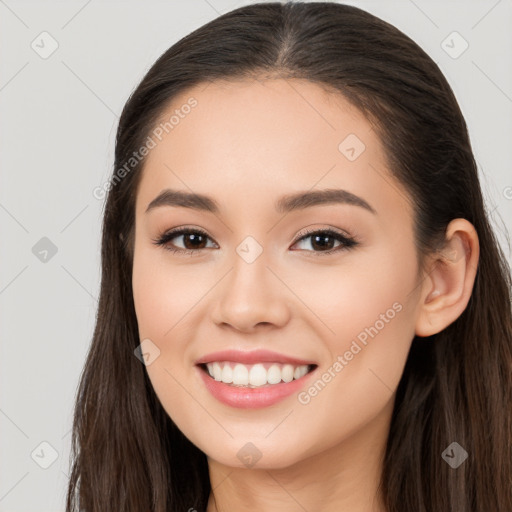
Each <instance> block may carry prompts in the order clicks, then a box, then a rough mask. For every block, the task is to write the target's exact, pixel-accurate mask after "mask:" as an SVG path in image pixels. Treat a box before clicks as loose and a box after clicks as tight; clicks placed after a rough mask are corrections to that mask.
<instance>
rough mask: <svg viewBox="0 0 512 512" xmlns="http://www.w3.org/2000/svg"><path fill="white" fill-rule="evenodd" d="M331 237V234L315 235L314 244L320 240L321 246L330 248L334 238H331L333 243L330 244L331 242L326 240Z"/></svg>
mask: <svg viewBox="0 0 512 512" xmlns="http://www.w3.org/2000/svg"><path fill="white" fill-rule="evenodd" d="M330 238H331V236H330V235H315V236H314V237H313V240H314V242H313V245H315V244H316V243H317V242H316V241H317V240H320V244H319V246H320V247H321V248H323V249H325V248H329V249H330V248H331V247H330V246H331V245H332V239H331V244H329V243H327V242H326V240H328V239H330Z"/></svg>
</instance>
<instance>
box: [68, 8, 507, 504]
mask: <svg viewBox="0 0 512 512" xmlns="http://www.w3.org/2000/svg"><path fill="white" fill-rule="evenodd" d="M107 191H108V196H107V202H106V209H105V216H104V225H103V240H102V284H101V296H100V302H99V310H98V317H97V323H96V329H95V332H94V337H93V340H92V345H91V348H90V351H89V355H88V358H87V362H86V365H85V369H84V373H83V375H82V379H81V383H80V388H79V392H78V396H77V404H76V410H75V419H74V430H73V446H72V448H73V457H74V463H73V468H72V475H71V478H70V484H69V490H68V501H67V510H68V511H71V510H78V507H79V508H80V510H84V511H86V512H92V511H99V510H102V511H107V510H108V511H110V510H112V511H120V510H133V511H143V510H144V511H150V510H151V511H158V512H164V511H178V510H189V511H192V510H197V511H205V510H206V511H207V512H214V511H217V512H220V511H223V510H285V511H288V510H290V511H291V510H315V511H331V510H350V511H351V512H363V511H364V512H366V511H368V512H369V511H382V512H384V511H385V512H398V511H407V512H409V511H411V510H414V511H417V512H427V511H429V512H430V511H436V512H441V511H447V512H448V511H460V512H476V511H481V510H499V511H510V510H512V469H511V461H512V424H511V408H510V404H511V398H512V386H511V383H512V379H511V369H512V356H511V347H512V321H511V309H510V286H511V281H510V270H509V268H508V266H507V263H506V260H505V258H504V256H503V254H502V252H501V250H500V247H499V245H498V243H497V241H496V239H495V236H494V234H493V232H492V230H491V227H490V224H489V221H488V219H487V216H486V213H485V209H484V203H483V199H482V193H481V189H480V185H479V181H478V175H477V168H476V165H475V160H474V157H473V154H472V151H471V146H470V142H469V137H468V133H467V128H466V124H465V121H464V118H463V116H462V114H461V112H460V109H459V107H458V105H457V102H456V99H455V98H454V95H453V93H452V91H451V89H450V87H449V85H448V83H447V81H446V80H445V78H444V77H443V75H442V73H441V72H440V70H439V68H438V67H437V66H436V64H435V63H434V62H433V61H432V59H430V57H428V56H427V55H426V54H425V52H424V51H423V50H422V49H421V48H419V46H418V45H416V44H415V43H414V42H413V41H412V40H411V39H410V38H408V37H407V36H406V35H404V34H403V33H401V32H400V31H399V30H397V29H396V28H394V27H392V26H391V25H389V24H387V23H385V22H383V21H382V20H380V19H378V18H376V17H375V16H373V15H370V14H369V13H367V12H365V11H363V10H361V9H358V8H356V7H351V6H346V5H341V4H335V3H309V4H302V3H299V2H294V3H286V4H280V3H266V4H253V5H250V6H246V7H242V8H239V9H236V10H234V11H232V12H229V13H227V14H225V15H223V16H220V17H219V18H217V19H215V20H213V21H212V22H210V23H208V24H206V25H204V26H203V27H201V28H199V29H198V30H196V31H194V32H193V33H192V34H190V35H188V36H187V37H185V38H183V39H182V40H180V41H179V42H178V43H176V44H175V45H173V46H172V47H171V48H170V49H169V50H167V51H166V52H165V53H164V54H163V55H162V56H161V57H160V58H159V59H158V60H157V62H156V63H155V64H154V65H153V67H152V68H151V69H150V70H149V72H148V73H147V74H146V76H145V77H144V79H143V80H142V82H141V83H140V85H139V86H138V87H137V89H136V90H135V91H134V92H133V94H132V96H131V97H130V99H129V100H128V102H127V104H126V105H125V108H124V110H123V113H122V116H121V119H120V123H119V127H118V132H117V140H116V151H115V168H114V172H113V175H112V179H111V182H110V183H109V186H108V190H107Z"/></svg>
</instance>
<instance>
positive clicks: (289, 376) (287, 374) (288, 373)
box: [281, 364, 293, 382]
mask: <svg viewBox="0 0 512 512" xmlns="http://www.w3.org/2000/svg"><path fill="white" fill-rule="evenodd" d="M281 377H282V379H283V380H284V381H285V382H291V381H292V380H293V366H292V365H291V364H285V365H284V366H283V369H282V370H281Z"/></svg>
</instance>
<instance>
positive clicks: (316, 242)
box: [133, 79, 420, 468]
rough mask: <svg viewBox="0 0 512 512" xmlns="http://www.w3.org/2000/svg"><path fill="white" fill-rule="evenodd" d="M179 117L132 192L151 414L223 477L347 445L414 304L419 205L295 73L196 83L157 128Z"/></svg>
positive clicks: (411, 321)
mask: <svg viewBox="0 0 512 512" xmlns="http://www.w3.org/2000/svg"><path fill="white" fill-rule="evenodd" d="M190 98H194V100H190ZM187 104H189V105H191V104H194V107H193V108H184V107H183V106H184V105H187ZM176 109H177V110H178V111H179V112H180V113H181V115H178V116H177V117H176V118H175V119H178V122H175V124H174V125H173V127H172V129H169V127H168V128H167V132H166V131H165V130H163V135H162V133H161V132H162V130H161V129H160V130H159V131H158V132H157V133H158V134H159V137H160V138H161V140H159V138H158V137H153V139H154V141H155V145H154V147H153V148H152V149H151V150H150V152H149V154H148V156H147V160H146V164H145V168H144V171H143V175H142V179H141V182H140V184H139V188H138V192H137V198H136V223H135V246H134V262H133V297H134V303H135V310H136V315H137V320H138V326H139V334H140V340H141V341H143V340H145V341H144V344H145V345H143V346H145V348H146V349H147V351H148V352H149V354H150V356H149V359H148V363H147V365H146V370H147V372H148V375H149V378H150V380H151V383H152V385H153V387H154V390H155V392H156V394H157V395H158V398H159V400H160V402H161V404H162V406H163V407H164V409H165V410H166V411H167V413H168V414H169V416H170V417H171V418H172V419H173V421H174V422H175V423H176V425H177V426H178V427H179V429H180V430H181V431H182V432H183V433H184V434H185V435H186V436H187V437H188V438H189V439H190V440H191V441H192V442H193V443H194V444H195V445H196V446H198V447H199V448H200V449H201V450H202V451H203V452H205V453H206V454H207V455H208V457H209V458H210V459H213V460H215V461H218V462H220V463H222V464H226V465H228V466H233V467H235V466H236V467H243V466H244V465H247V457H246V456H247V455H249V456H253V458H254V457H260V460H259V461H258V467H260V468H283V467H288V466H290V465H292V464H295V463H297V462H299V461H301V460H304V459H306V458H307V457H310V456H313V455H316V454H320V453H321V452H323V451H325V450H328V449H331V448H333V447H335V446H337V445H341V444H343V443H346V442H349V440H350V439H351V438H353V436H356V435H358V434H359V433H360V432H362V431H363V430H364V429H365V428H368V426H369V425H371V424H372V423H375V422H377V419H378V418H380V417H382V415H383V414H384V413H386V414H387V415H388V416H389V414H390V411H391V407H392V402H393V398H394V393H395V390H396V387H397V385H398V383H399V380H400V377H401V375H402V371H403V368H404V365H405V361H406V358H407V354H408V351H409V348H410V344H411V341H412V339H413V337H414V333H415V319H416V317H417V310H418V297H419V293H420V290H419V288H420V287H419V283H420V281H419V278H418V268H417V266H416V249H415V246H414V242H413V216H412V210H411V207H410V204H409V200H408V198H407V194H406V192H405V191H404V189H403V188H402V187H401V185H400V184H399V183H397V182H396V181H395V180H394V179H393V178H392V177H391V175H390V173H389V170H388V169H387V168H386V161H385V157H384V153H383V150H382V146H381V144H380V141H379V139H378V137H377V135H376V133H375V131H373V130H372V127H371V126H370V124H369V123H368V121H367V120H366V119H365V118H364V117H363V116H362V114H361V113H360V112H359V111H358V110H356V109H355V108H354V107H352V106H351V105H350V104H349V103H348V102H347V101H346V100H345V99H344V98H343V97H342V96H340V95H334V94H330V93H327V92H325V91H324V90H323V89H321V88H320V87H318V86H317V85H315V84H312V83H309V82H305V81H299V80H288V81H284V80H279V79H275V80H267V81H262V82H259V81H251V82H249V81H247V82H232V83H221V82H213V83H211V84H209V85H208V86H206V85H205V84H202V85H201V86H197V87H195V88H193V89H189V90H188V91H187V92H186V93H182V94H181V95H180V96H179V97H176V98H175V99H174V101H173V103H172V106H171V107H170V108H169V110H168V111H167V112H165V114H164V115H163V116H162V119H163V120H168V119H169V118H170V117H171V115H173V113H175V110H176ZM153 133H155V132H153ZM151 145H153V144H151ZM167 189H168V190H172V191H178V192H182V193H184V194H200V195H204V196H208V198H209V200H205V199H203V200H201V201H195V202H194V201H192V200H190V199H188V200H186V201H184V200H182V199H180V197H179V195H177V194H170V193H169V194H167V195H162V196H161V194H162V192H163V191H165V190H167ZM325 190H337V191H345V192H338V193H332V195H331V196H325V197H323V199H324V200H325V199H327V201H324V202H320V199H322V196H321V195H319V194H318V193H319V192H321V191H325ZM312 193H316V195H311V194H312ZM301 194H306V196H305V197H303V198H302V199H300V195H301ZM307 194H310V195H309V196H308V195H307ZM159 196H160V199H159V200H157V201H154V200H155V198H157V197H159ZM293 196H297V197H298V198H296V199H293ZM182 198H183V196H182ZM150 205H151V207H150ZM148 207H149V208H148ZM215 207H216V208H215ZM178 228H179V229H180V230H181V229H183V230H184V232H183V231H182V232H180V233H178V234H176V233H172V234H170V233H169V232H170V231H171V230H175V231H176V230H177V229H178ZM166 234H167V235H168V236H166V237H164V238H163V239H162V237H163V236H164V235H166ZM158 240H160V242H162V243H161V244H160V245H159V244H157V243H155V242H156V241H158ZM220 351H231V352H229V353H225V354H220V355H215V354H214V353H215V352H220ZM262 351H264V352H262ZM211 354H213V355H211ZM198 361H202V362H205V363H207V362H209V363H210V365H209V366H210V370H211V371H212V372H213V374H214V376H213V377H211V376H210V375H209V374H208V373H207V372H208V367H207V366H206V367H205V366H201V365H198V364H197V363H198ZM217 363H218V364H217ZM226 367H228V368H226ZM305 371H308V373H306V374H305V375H304V374H303V373H304V372H305ZM290 378H292V379H293V380H291V381H290ZM231 379H234V380H235V382H234V383H233V382H231V383H229V381H230V380H231ZM248 379H249V381H248ZM222 380H225V381H227V382H222ZM269 381H270V383H269ZM248 382H249V383H252V384H251V387H248ZM277 382H279V383H277ZM234 384H236V385H234ZM252 386H254V387H252ZM384 434H386V435H387V432H382V435H384Z"/></svg>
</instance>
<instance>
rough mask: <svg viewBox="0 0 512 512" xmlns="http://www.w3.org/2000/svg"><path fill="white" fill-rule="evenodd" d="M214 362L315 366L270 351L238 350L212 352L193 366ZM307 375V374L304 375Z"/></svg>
mask: <svg viewBox="0 0 512 512" xmlns="http://www.w3.org/2000/svg"><path fill="white" fill-rule="evenodd" d="M215 361H219V362H220V361H232V362H234V363H242V364H255V363H282V364H286V363H288V364H293V365H295V366H302V365H304V364H316V363H315V362H314V361H306V360H304V359H297V358H296V357H290V356H285V355H283V354H278V353H277V352H271V351H270V350H252V351H250V352H243V351H240V350H222V351H220V352H212V353H211V354H208V355H206V356H204V357H201V358H200V359H198V360H197V361H196V363H195V364H205V363H212V362H215ZM306 375H307V374H306Z"/></svg>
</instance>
